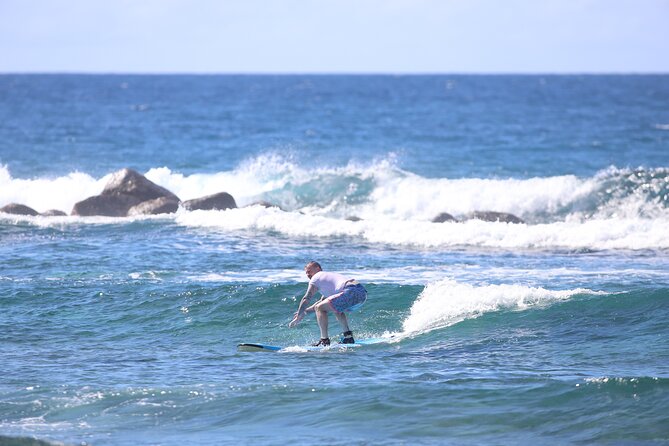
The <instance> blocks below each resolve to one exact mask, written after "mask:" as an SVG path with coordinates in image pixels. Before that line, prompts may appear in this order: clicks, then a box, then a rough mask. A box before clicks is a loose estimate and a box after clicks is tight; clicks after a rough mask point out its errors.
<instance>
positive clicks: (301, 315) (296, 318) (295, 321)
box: [288, 311, 304, 328]
mask: <svg viewBox="0 0 669 446" xmlns="http://www.w3.org/2000/svg"><path fill="white" fill-rule="evenodd" d="M303 318H304V313H300V312H299V311H296V312H295V315H294V316H293V320H292V321H290V323H289V324H288V327H290V328H293V327H294V326H296V325H297V324H299V323H300V321H301V320H302V319H303Z"/></svg>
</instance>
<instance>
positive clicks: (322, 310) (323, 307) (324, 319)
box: [314, 300, 330, 339]
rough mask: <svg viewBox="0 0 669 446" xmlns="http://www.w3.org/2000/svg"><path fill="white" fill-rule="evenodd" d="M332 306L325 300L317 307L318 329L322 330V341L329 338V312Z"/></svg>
mask: <svg viewBox="0 0 669 446" xmlns="http://www.w3.org/2000/svg"><path fill="white" fill-rule="evenodd" d="M329 309H330V304H329V303H328V302H327V301H326V300H324V301H322V302H320V303H319V304H318V305H316V306H315V308H314V310H315V311H316V320H317V321H318V328H320V330H321V339H327V338H328V310H329Z"/></svg>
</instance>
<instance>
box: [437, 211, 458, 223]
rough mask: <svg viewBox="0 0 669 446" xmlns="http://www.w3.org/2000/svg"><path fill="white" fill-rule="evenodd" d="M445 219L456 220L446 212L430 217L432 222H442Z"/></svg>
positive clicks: (445, 220)
mask: <svg viewBox="0 0 669 446" xmlns="http://www.w3.org/2000/svg"><path fill="white" fill-rule="evenodd" d="M447 221H457V220H456V219H455V217H453V216H452V215H451V214H449V213H448V212H442V213H441V214H439V215H437V216H436V217H434V218H433V219H432V223H444V222H447Z"/></svg>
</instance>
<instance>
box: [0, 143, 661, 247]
mask: <svg viewBox="0 0 669 446" xmlns="http://www.w3.org/2000/svg"><path fill="white" fill-rule="evenodd" d="M108 177H109V175H106V176H103V177H101V178H94V177H92V176H91V175H88V174H85V173H80V172H75V173H72V174H69V175H67V176H64V177H58V178H53V179H50V178H37V179H16V178H13V177H12V176H11V174H10V172H9V169H8V168H7V167H2V168H0V204H2V205H4V204H8V203H11V202H19V203H23V204H26V205H28V206H31V207H33V208H35V209H36V210H38V211H40V212H43V211H46V210H48V209H54V208H56V209H61V210H64V211H66V212H67V211H69V210H70V209H71V208H72V206H73V205H74V203H76V202H77V201H80V200H82V199H84V198H86V197H88V196H91V195H95V194H98V193H99V192H100V191H101V190H102V188H103V187H104V184H106V182H107V180H108ZM146 177H147V178H149V179H150V180H152V181H153V182H155V183H157V184H159V185H161V186H163V187H166V188H167V189H169V190H171V191H173V192H174V193H176V194H177V195H178V196H179V197H180V198H181V199H183V200H186V199H191V198H196V197H200V196H204V195H209V194H213V193H216V192H220V191H227V192H229V193H231V194H232V195H233V196H234V197H235V199H236V200H237V203H238V205H239V206H240V209H237V210H231V211H227V212H216V211H214V212H185V211H180V212H179V213H178V214H177V215H176V216H172V217H167V218H176V221H177V222H178V223H179V224H183V225H186V226H198V227H212V228H221V229H224V230H244V229H249V230H258V231H263V232H266V231H273V232H278V233H281V234H285V235H288V236H293V237H313V236H316V237H339V236H349V237H362V238H364V239H366V240H368V241H369V242H373V243H383V244H390V245H416V246H424V247H439V246H441V247H444V246H480V247H489V248H511V249H513V248H521V249H522V248H528V249H533V248H539V249H546V248H566V249H667V248H669V234H668V233H667V231H666V230H665V228H666V227H667V225H668V224H669V210H668V209H669V207H668V205H667V204H668V203H669V169H668V168H653V169H641V168H639V169H619V168H614V167H611V168H609V169H607V170H605V171H601V172H598V173H597V174H596V175H594V176H592V177H588V178H578V177H576V176H573V175H565V176H557V177H546V178H529V179H513V178H509V179H487V178H460V179H448V178H426V177H421V176H419V175H416V174H413V173H411V172H408V171H405V170H403V169H401V168H400V167H398V166H397V163H396V160H395V158H394V157H393V156H392V155H391V156H388V157H386V158H384V159H381V160H378V161H375V162H371V163H370V164H368V165H358V164H353V163H351V164H348V165H346V166H342V167H324V168H320V169H305V168H303V167H301V166H300V165H299V164H296V163H295V162H293V161H291V160H290V159H289V158H285V157H283V156H280V155H277V154H268V155H263V156H260V157H257V158H253V159H249V160H247V161H245V162H243V163H241V164H240V165H239V166H238V167H237V168H235V169H233V170H231V171H226V172H218V173H213V174H206V173H202V174H191V175H183V174H180V173H176V172H172V171H171V170H170V169H168V168H166V167H161V168H153V169H150V170H149V171H148V172H146ZM258 201H268V202H271V203H273V204H275V205H277V206H279V207H280V208H281V209H282V211H279V210H277V209H263V208H259V207H246V208H244V206H247V205H250V204H253V203H255V202H258ZM475 211H496V212H504V213H511V214H513V215H516V216H518V217H520V218H522V219H523V220H524V221H525V222H526V224H520V225H512V224H504V223H491V222H483V221H481V220H471V219H469V220H467V216H468V215H469V214H471V213H473V212H475ZM442 212H448V213H449V214H452V215H453V216H454V217H455V218H456V219H460V220H462V222H458V223H455V222H451V223H439V224H435V223H431V220H432V219H433V218H434V217H436V216H437V215H439V214H440V213H442ZM353 217H355V218H353ZM354 219H355V220H359V221H351V220H354ZM67 220H68V219H65V221H67ZM84 221H92V220H90V219H89V220H86V219H84ZM60 222H61V221H59V224H60ZM41 223H42V224H48V222H44V221H42V222H41Z"/></svg>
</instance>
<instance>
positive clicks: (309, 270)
mask: <svg viewBox="0 0 669 446" xmlns="http://www.w3.org/2000/svg"><path fill="white" fill-rule="evenodd" d="M318 271H320V270H319V269H318V267H317V266H316V265H309V266H307V267H306V268H304V272H305V273H307V277H308V278H309V279H311V277H312V276H313V275H314V274H316V273H317V272H318Z"/></svg>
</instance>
